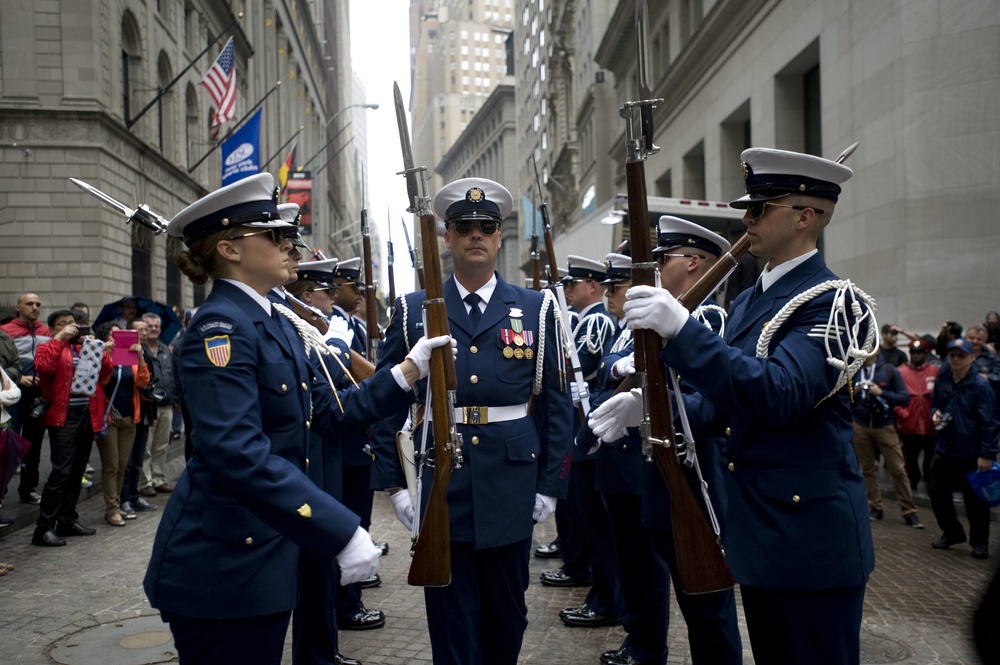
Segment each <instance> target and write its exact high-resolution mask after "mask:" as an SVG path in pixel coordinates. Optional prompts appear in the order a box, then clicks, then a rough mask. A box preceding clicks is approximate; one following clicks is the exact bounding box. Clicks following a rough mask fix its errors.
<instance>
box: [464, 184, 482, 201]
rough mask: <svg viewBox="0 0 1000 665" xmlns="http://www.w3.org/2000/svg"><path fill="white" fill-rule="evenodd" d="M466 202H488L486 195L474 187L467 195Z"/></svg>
mask: <svg viewBox="0 0 1000 665" xmlns="http://www.w3.org/2000/svg"><path fill="white" fill-rule="evenodd" d="M465 200H466V201H471V202H473V203H482V202H483V201H485V200H486V194H485V193H484V192H483V190H481V189H479V188H478V187H473V188H472V189H470V190H469V191H468V192H466V193H465Z"/></svg>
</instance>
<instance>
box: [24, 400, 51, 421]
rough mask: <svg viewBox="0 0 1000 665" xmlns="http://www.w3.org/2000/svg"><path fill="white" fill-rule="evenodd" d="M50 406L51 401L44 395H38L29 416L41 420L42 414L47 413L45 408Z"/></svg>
mask: <svg viewBox="0 0 1000 665" xmlns="http://www.w3.org/2000/svg"><path fill="white" fill-rule="evenodd" d="M48 406H49V402H48V400H47V399H45V398H44V397H36V398H35V401H34V402H32V403H31V411H30V412H29V414H28V415H29V416H31V417H32V418H34V419H35V420H41V419H42V416H44V415H45V409H46V408H47V407H48Z"/></svg>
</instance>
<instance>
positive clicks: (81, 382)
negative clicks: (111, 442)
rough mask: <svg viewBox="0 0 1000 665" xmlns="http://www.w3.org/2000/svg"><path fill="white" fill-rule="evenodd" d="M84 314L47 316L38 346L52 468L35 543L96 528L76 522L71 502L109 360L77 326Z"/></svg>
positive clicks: (98, 413)
mask: <svg viewBox="0 0 1000 665" xmlns="http://www.w3.org/2000/svg"><path fill="white" fill-rule="evenodd" d="M84 318H85V317H84V314H83V312H79V311H75V310H68V309H62V310H57V311H55V312H53V313H52V314H50V315H49V321H48V323H49V328H51V329H52V335H53V337H52V341H50V342H48V343H47V344H42V345H41V346H39V347H38V351H37V353H36V354H35V371H36V372H37V373H38V377H39V379H40V387H41V393H42V398H43V399H44V400H45V412H44V414H42V417H41V421H42V424H43V425H45V427H47V428H48V431H49V447H50V449H51V459H52V471H51V472H50V473H49V477H48V480H46V481H45V487H44V488H43V489H42V501H41V504H40V505H39V509H38V522H37V523H36V525H35V532H34V534H33V535H32V537H31V542H32V544H34V545H40V546H43V547H61V546H63V545H65V544H66V541H65V540H64V539H63V537H64V536H92V535H94V534H95V533H97V531H96V530H95V529H92V528H90V527H86V526H84V525H82V524H80V522H79V515H78V514H77V512H76V503H77V501H78V500H79V498H80V489H81V486H80V478H82V477H83V472H84V470H85V469H86V468H87V461H88V460H89V459H90V451H91V448H92V446H93V443H94V432H99V431H101V429H102V428H103V426H104V417H105V416H104V414H105V410H106V409H107V403H108V400H107V397H105V395H104V391H103V390H101V389H100V384H104V383H107V382H108V380H109V379H110V378H111V359H110V358H109V357H108V356H107V355H106V354H105V353H104V342H101V341H99V340H96V339H94V338H93V336H92V335H91V334H90V327H89V326H83V325H81V322H82V321H83V320H84Z"/></svg>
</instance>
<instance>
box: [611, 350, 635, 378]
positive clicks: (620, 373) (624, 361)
mask: <svg viewBox="0 0 1000 665" xmlns="http://www.w3.org/2000/svg"><path fill="white" fill-rule="evenodd" d="M629 374H635V354H634V353H630V354H628V355H627V356H625V357H624V358H619V359H618V360H617V361H615V364H614V365H612V366H611V376H612V377H613V378H615V379H623V378H625V377H626V376H628V375H629Z"/></svg>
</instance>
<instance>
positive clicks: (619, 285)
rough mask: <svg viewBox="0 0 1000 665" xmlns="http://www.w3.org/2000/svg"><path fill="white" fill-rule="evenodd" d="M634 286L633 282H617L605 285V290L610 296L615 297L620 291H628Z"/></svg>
mask: <svg viewBox="0 0 1000 665" xmlns="http://www.w3.org/2000/svg"><path fill="white" fill-rule="evenodd" d="M630 286H632V282H616V283H614V284H605V285H604V290H605V291H607V292H608V294H610V295H614V294H615V293H617V292H618V289H627V288H628V287H630Z"/></svg>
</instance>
